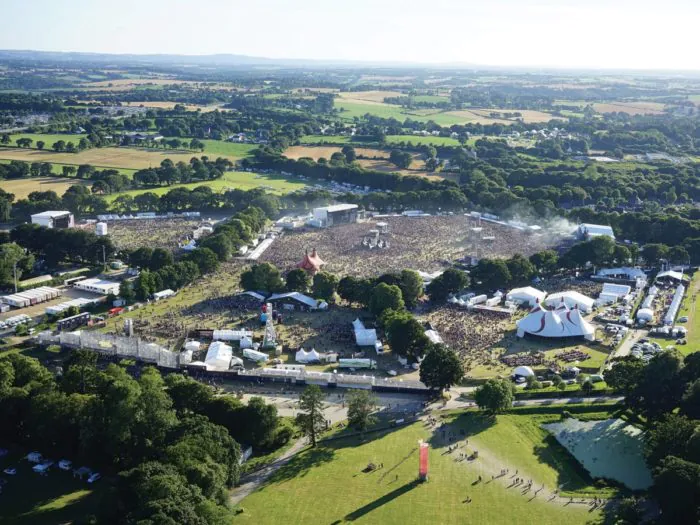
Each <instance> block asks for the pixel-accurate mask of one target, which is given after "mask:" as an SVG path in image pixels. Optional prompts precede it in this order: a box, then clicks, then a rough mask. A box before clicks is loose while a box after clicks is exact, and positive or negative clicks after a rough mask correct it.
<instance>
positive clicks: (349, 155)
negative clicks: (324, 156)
mask: <svg viewBox="0 0 700 525" xmlns="http://www.w3.org/2000/svg"><path fill="white" fill-rule="evenodd" d="M340 151H341V152H342V153H343V155H345V160H346V161H347V162H348V163H350V162H353V161H354V160H355V159H356V158H357V153H356V152H355V148H353V147H352V146H348V145H345V146H343V147H342V149H341V150H340Z"/></svg>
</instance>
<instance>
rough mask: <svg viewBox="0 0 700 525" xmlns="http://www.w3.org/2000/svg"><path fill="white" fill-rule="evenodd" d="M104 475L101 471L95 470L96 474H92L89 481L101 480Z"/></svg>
mask: <svg viewBox="0 0 700 525" xmlns="http://www.w3.org/2000/svg"><path fill="white" fill-rule="evenodd" d="M101 477H102V475H101V474H100V473H99V472H95V473H94V474H90V477H89V478H88V479H87V482H88V483H95V481H97V480H99V479H100V478H101Z"/></svg>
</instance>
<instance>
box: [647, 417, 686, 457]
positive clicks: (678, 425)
mask: <svg viewBox="0 0 700 525" xmlns="http://www.w3.org/2000/svg"><path fill="white" fill-rule="evenodd" d="M697 427H698V423H697V422H696V421H693V420H691V419H688V418H687V417H685V416H681V415H678V414H666V415H664V416H663V417H661V419H659V420H658V421H656V422H655V424H654V425H653V426H651V427H649V430H648V431H647V433H646V436H645V440H646V447H645V453H646V457H647V462H648V463H649V465H651V466H652V467H654V466H658V465H659V464H661V462H662V461H663V459H664V458H665V457H667V456H676V457H679V458H685V457H686V451H687V446H688V442H689V441H690V439H691V437H693V434H694V432H695V431H696V429H697Z"/></svg>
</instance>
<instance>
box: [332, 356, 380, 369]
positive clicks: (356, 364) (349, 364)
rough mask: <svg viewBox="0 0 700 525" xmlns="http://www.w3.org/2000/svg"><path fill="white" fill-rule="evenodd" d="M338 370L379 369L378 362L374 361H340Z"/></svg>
mask: <svg viewBox="0 0 700 525" xmlns="http://www.w3.org/2000/svg"><path fill="white" fill-rule="evenodd" d="M338 368H368V369H370V370H373V369H375V368H377V362H376V361H373V360H372V359H338Z"/></svg>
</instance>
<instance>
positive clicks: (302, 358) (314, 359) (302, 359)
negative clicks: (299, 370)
mask: <svg viewBox="0 0 700 525" xmlns="http://www.w3.org/2000/svg"><path fill="white" fill-rule="evenodd" d="M294 360H295V361H296V362H297V363H318V362H319V361H321V354H319V353H318V352H317V351H316V350H315V349H311V351H310V352H307V351H306V350H304V349H303V348H300V349H299V351H298V352H297V353H296V355H295V356H294Z"/></svg>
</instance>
